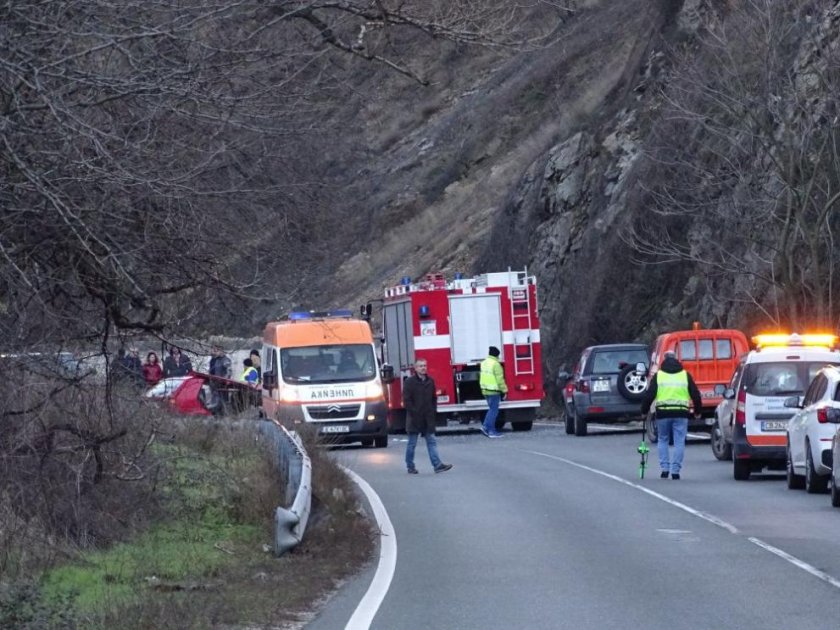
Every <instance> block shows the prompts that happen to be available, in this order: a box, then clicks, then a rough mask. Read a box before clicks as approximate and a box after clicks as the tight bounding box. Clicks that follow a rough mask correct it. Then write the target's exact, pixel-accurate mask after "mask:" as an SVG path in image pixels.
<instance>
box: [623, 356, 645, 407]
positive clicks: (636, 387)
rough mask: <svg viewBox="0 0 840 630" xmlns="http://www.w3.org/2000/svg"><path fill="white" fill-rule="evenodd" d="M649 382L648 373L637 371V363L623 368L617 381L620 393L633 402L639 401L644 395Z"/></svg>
mask: <svg viewBox="0 0 840 630" xmlns="http://www.w3.org/2000/svg"><path fill="white" fill-rule="evenodd" d="M647 384H648V379H647V375H646V374H645V373H644V372H639V371H637V370H636V366H635V365H626V366H624V367H623V368H621V371H620V372H619V373H618V379H617V382H616V385H617V387H618V393H619V394H621V395H622V396H624V397H625V398H626V399H627V400H629V401H631V402H638V401H640V400H641V399H642V398H643V397H644V395H645V390H646V389H647Z"/></svg>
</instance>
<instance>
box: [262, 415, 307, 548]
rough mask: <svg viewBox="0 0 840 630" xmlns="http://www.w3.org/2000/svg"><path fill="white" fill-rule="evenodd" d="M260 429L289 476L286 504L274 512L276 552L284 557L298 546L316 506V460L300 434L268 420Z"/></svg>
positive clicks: (284, 471)
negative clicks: (313, 501)
mask: <svg viewBox="0 0 840 630" xmlns="http://www.w3.org/2000/svg"><path fill="white" fill-rule="evenodd" d="M258 430H259V432H260V433H261V434H262V435H263V436H265V437H266V438H267V439H268V440H270V442H271V443H272V445H273V447H274V449H273V450H274V454H275V457H276V465H277V467H278V468H279V469H280V471H281V472H282V473H283V476H284V478H285V479H286V492H285V497H284V505H287V506H289V507H282V506H279V507H277V509H276V510H275V513H274V554H275V555H276V556H282V555H283V554H284V553H286V552H287V551H289V550H290V549H292V548H293V547H295V546H296V545H297V544H298V543H300V541H301V540H303V534H304V532H305V531H306V524H307V522H308V521H309V512H310V510H311V509H312V463H311V462H310V461H309V455H307V454H306V449H305V448H304V446H303V442H301V439H300V437H299V436H298V435H297V434H295V433H291V432H290V431H288V430H287V429H286V428H285V427H283V426H281V425H279V424H277V423H275V422H273V421H271V420H265V421H263V422H260V423H259V429H258Z"/></svg>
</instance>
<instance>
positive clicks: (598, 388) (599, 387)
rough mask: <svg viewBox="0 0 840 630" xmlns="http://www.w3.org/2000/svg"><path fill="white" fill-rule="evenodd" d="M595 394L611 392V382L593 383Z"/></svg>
mask: <svg viewBox="0 0 840 630" xmlns="http://www.w3.org/2000/svg"><path fill="white" fill-rule="evenodd" d="M592 391H593V392H608V391H610V382H609V381H592Z"/></svg>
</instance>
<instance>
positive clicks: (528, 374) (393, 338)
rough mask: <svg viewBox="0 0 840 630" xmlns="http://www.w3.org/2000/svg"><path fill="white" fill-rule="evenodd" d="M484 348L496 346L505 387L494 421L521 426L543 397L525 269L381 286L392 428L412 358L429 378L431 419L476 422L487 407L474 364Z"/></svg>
mask: <svg viewBox="0 0 840 630" xmlns="http://www.w3.org/2000/svg"><path fill="white" fill-rule="evenodd" d="M490 346H495V347H497V348H499V350H500V351H501V356H500V357H499V360H500V362H501V364H502V367H503V368H504V373H505V381H506V383H507V386H508V393H507V396H506V397H505V398H504V400H503V401H502V403H501V406H500V409H501V413H500V414H499V419H498V420H497V423H496V426H497V428H499V429H501V428H502V426H504V424H505V423H506V422H509V423H510V424H511V426H512V428H513V430H514V431H528V430H530V429H531V427H532V425H533V422H534V417H535V415H536V410H537V409H538V408H539V406H540V403H541V401H542V399H543V397H544V391H543V375H542V349H541V345H540V322H539V315H538V304H537V282H536V278H535V277H534V276H532V275H529V274H528V272H527V270H525V271H511V270H508V271H504V272H499V273H485V274H481V275H478V276H475V277H472V278H464V277H461V276H459V275H456V277H455V278H453V279H451V280H447V279H446V278H445V277H444V276H443V274H439V273H435V274H428V275H426V276H425V277H423V278H422V279H421V280H419V281H418V282H412V281H411V279H410V278H404V279H403V281H402V282H401V283H400V284H399V285H397V286H394V287H389V288H387V289H386V290H385V297H384V300H383V344H382V352H383V361H384V362H385V363H386V364H387V366H388V367H389V368H392V371H393V374H394V378H393V380H392V381H390V382H389V383H387V387H388V390H389V391H388V407H389V414H390V422H391V429H392V431H399V430H402V429H404V428H405V406H404V405H403V402H402V384H403V381H404V380H405V379H406V378H408V377H409V376H411V374H412V373H413V371H412V366H413V365H414V362H415V361H416V360H417V359H425V360H426V362H427V363H428V368H429V372H428V373H429V376H431V377H432V378H433V379H434V381H435V386H436V389H437V392H436V395H437V410H438V416H437V425H438V426H440V427H446V426H448V425H449V423H450V422H451V423H453V424H454V425H464V424H469V423H470V422H479V423H480V422H481V421H482V420H483V418H484V415H485V413H486V412H487V403H486V401H485V400H484V397H483V396H482V395H481V388H480V387H479V375H480V364H481V361H483V360H484V359H485V358H486V357H487V354H488V350H489V348H490ZM389 373H390V371H389Z"/></svg>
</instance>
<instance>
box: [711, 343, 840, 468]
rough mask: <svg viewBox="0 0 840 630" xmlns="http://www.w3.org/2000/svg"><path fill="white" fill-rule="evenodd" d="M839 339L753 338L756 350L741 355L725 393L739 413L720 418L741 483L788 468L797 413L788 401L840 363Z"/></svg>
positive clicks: (722, 433)
mask: <svg viewBox="0 0 840 630" xmlns="http://www.w3.org/2000/svg"><path fill="white" fill-rule="evenodd" d="M838 341H840V339H838V337H836V336H834V335H821V334H820V335H807V334H806V335H798V334H795V333H794V334H791V335H756V336H755V337H753V343H754V344H755V345H756V349H755V350H753V351H751V352H749V353H748V354H746V355H744V356H742V357H741V361H740V363H739V364H738V367H737V368H736V370H735V374H733V376H732V381H731V383H730V385H729V387H727V388H726V389H725V390H724V392H723V397H724V398H725V399H726V400H728V401H732V404H734V412H730V414H727V413H723V414H722V415H719V416H718V418H717V420H718V423H719V427H720V429H721V435H722V436H724V440H726V441H728V442H730V444H731V446H732V474H733V477H734V478H735V479H736V480H739V481H744V480H747V479H749V478H750V475H751V474H752V473H754V472H760V471H761V470H763V469H765V468H768V469H770V470H784V469H785V466H786V454H787V448H786V445H787V424H788V420H790V418H791V417H792V416H793V414H794V410H793V409H791V408H788V407H785V401H786V400H787V399H789V398H790V397H792V396H801V395H802V394H803V393H804V392H805V389H806V388H807V387H808V384H809V383H810V382H811V381H812V380H813V377H814V376H815V375H816V374H817V372H818V371H819V370H820V369H821V368H823V367H825V366H826V365H840V351H838V350H837V349H836V348H837V346H838ZM725 409H732V407H729V406H724V407H719V408H718V412H719V413H720V412H721V411H722V410H725ZM727 416H728V417H727ZM727 436H728V437H727ZM713 437H714V436H713Z"/></svg>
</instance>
